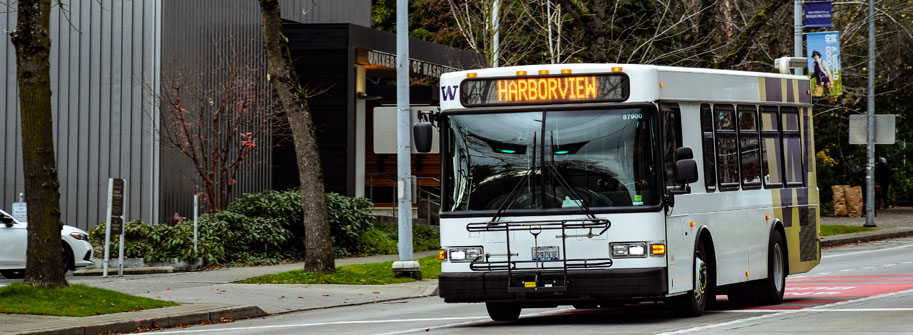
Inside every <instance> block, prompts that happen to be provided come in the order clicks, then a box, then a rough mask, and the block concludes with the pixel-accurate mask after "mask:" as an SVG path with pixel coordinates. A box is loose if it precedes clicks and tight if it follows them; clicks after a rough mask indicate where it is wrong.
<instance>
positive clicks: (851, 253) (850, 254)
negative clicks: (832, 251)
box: [821, 244, 913, 259]
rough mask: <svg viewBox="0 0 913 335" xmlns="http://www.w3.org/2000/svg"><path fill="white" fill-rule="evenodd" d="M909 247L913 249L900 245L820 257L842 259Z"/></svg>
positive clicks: (911, 245) (909, 245)
mask: <svg viewBox="0 0 913 335" xmlns="http://www.w3.org/2000/svg"><path fill="white" fill-rule="evenodd" d="M909 247H913V244H908V245H901V246H896V247H893V248H885V249H875V250H863V251H853V252H845V253H842V254H836V255H824V256H821V259H825V258H834V257H843V256H852V255H859V254H867V253H872V252H881V251H891V250H897V249H904V248H909Z"/></svg>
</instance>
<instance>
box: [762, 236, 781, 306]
mask: <svg viewBox="0 0 913 335" xmlns="http://www.w3.org/2000/svg"><path fill="white" fill-rule="evenodd" d="M767 250H768V252H767V279H764V280H762V281H760V282H758V283H757V285H758V287H757V291H756V292H757V294H758V296H757V299H758V302H760V303H761V304H764V305H779V304H780V303H781V302H783V293H784V292H785V291H786V274H787V273H788V272H789V270H788V269H787V267H786V244H785V243H784V240H783V235H782V234H780V232H779V231H774V233H773V234H771V235H770V245H769V246H768V249H767Z"/></svg>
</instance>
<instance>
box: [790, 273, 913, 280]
mask: <svg viewBox="0 0 913 335" xmlns="http://www.w3.org/2000/svg"><path fill="white" fill-rule="evenodd" d="M883 277H911V278H913V274H905V275H850V276H808V277H800V278H786V281H793V280H805V279H819V278H820V279H824V278H883Z"/></svg>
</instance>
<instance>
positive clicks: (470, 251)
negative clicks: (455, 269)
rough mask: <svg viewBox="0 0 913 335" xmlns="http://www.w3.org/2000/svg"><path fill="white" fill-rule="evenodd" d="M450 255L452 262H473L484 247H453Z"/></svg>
mask: <svg viewBox="0 0 913 335" xmlns="http://www.w3.org/2000/svg"><path fill="white" fill-rule="evenodd" d="M448 255H449V256H450V257H449V258H450V261H451V262H472V261H473V260H475V259H476V258H479V256H481V255H482V247H452V248H448Z"/></svg>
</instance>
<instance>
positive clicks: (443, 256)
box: [437, 249, 447, 261]
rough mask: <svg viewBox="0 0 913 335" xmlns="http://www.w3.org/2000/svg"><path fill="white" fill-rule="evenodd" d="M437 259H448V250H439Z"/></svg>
mask: <svg viewBox="0 0 913 335" xmlns="http://www.w3.org/2000/svg"><path fill="white" fill-rule="evenodd" d="M437 259H440V260H442V261H443V260H445V259H447V250H444V249H441V250H438V251H437Z"/></svg>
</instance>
